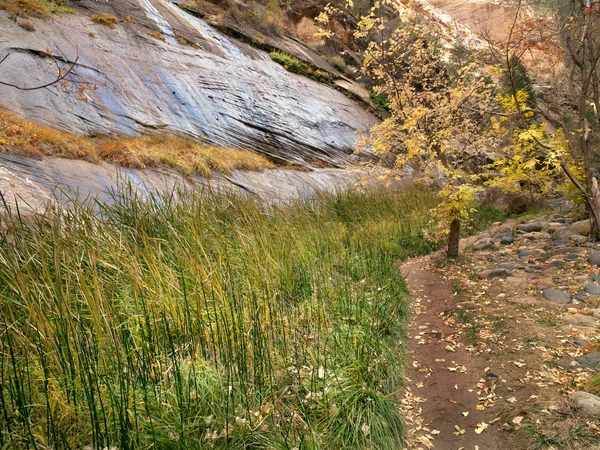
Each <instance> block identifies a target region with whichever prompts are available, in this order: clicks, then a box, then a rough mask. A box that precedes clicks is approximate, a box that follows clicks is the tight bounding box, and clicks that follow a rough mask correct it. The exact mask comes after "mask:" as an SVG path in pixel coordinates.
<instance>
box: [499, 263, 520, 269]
mask: <svg viewBox="0 0 600 450" xmlns="http://www.w3.org/2000/svg"><path fill="white" fill-rule="evenodd" d="M498 268H499V269H506V270H515V269H516V268H517V267H516V266H515V265H514V264H510V263H502V264H498Z"/></svg>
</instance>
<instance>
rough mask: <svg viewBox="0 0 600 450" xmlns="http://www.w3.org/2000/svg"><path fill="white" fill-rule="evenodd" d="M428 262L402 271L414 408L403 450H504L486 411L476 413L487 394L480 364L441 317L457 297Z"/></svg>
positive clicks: (418, 262) (411, 264)
mask: <svg viewBox="0 0 600 450" xmlns="http://www.w3.org/2000/svg"><path fill="white" fill-rule="evenodd" d="M427 263H431V260H430V259H429V258H418V259H412V260H409V261H407V262H405V263H404V264H403V265H402V267H401V270H402V274H403V275H404V277H405V279H406V282H407V284H408V288H409V291H410V293H411V301H412V306H413V317H412V323H411V324H410V326H409V329H408V334H409V336H410V340H409V345H408V350H409V354H408V359H407V361H408V364H407V365H408V373H407V376H408V378H409V380H407V391H408V392H407V403H408V404H412V405H414V406H413V407H412V408H411V407H409V411H408V422H409V424H408V429H409V430H408V431H409V432H408V434H409V436H408V438H409V440H410V441H411V442H410V444H409V445H408V448H409V449H415V450H416V449H421V448H422V449H433V448H435V449H439V450H459V449H464V450H475V449H478V450H495V449H501V448H506V447H503V445H502V438H503V436H502V434H501V432H499V431H497V429H496V427H494V426H491V425H489V421H490V419H489V418H487V417H486V414H485V411H480V410H478V409H477V406H478V404H479V403H480V402H481V400H480V399H481V398H485V396H486V394H487V392H488V391H487V389H488V386H489V383H488V382H487V381H488V380H487V379H489V378H490V377H488V376H487V375H486V373H485V366H484V364H485V363H484V362H483V361H481V360H480V358H479V357H477V356H471V355H469V353H468V346H467V345H466V344H465V343H464V342H462V341H461V338H460V337H459V336H457V333H456V330H455V329H454V328H452V326H450V325H449V324H447V323H446V321H445V320H444V317H443V316H442V313H443V312H444V311H447V310H450V309H453V308H455V307H456V305H457V304H458V303H460V302H461V301H462V299H461V298H460V296H454V295H452V286H451V285H450V283H449V282H447V281H444V280H442V279H441V278H440V277H439V276H438V275H437V274H435V273H433V272H432V271H430V270H429V269H428V268H427ZM486 422H487V423H486ZM482 423H483V425H481V424H482ZM487 425H489V426H487ZM481 428H484V429H483V430H482V429H481ZM478 432H479V434H478Z"/></svg>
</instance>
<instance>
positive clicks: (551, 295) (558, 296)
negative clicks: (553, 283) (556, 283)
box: [542, 289, 571, 305]
mask: <svg viewBox="0 0 600 450" xmlns="http://www.w3.org/2000/svg"><path fill="white" fill-rule="evenodd" d="M542 295H543V296H544V298H545V299H546V300H548V301H549V302H551V303H556V304H557V305H566V304H568V303H571V294H569V293H568V292H564V291H559V290H558V289H544V291H543V292H542Z"/></svg>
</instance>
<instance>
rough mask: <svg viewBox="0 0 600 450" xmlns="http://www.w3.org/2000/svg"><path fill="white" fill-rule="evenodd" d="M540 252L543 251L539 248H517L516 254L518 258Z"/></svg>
mask: <svg viewBox="0 0 600 450" xmlns="http://www.w3.org/2000/svg"><path fill="white" fill-rule="evenodd" d="M542 253H543V251H541V250H529V249H524V250H519V251H518V252H517V256H518V257H519V258H526V257H528V256H540V255H541V254H542Z"/></svg>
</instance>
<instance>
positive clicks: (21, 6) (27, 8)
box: [0, 0, 75, 20]
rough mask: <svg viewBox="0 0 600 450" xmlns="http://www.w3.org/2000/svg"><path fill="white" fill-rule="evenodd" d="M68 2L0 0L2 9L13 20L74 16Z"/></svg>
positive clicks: (59, 0) (57, 0) (62, 0)
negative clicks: (64, 15) (18, 18)
mask: <svg viewBox="0 0 600 450" xmlns="http://www.w3.org/2000/svg"><path fill="white" fill-rule="evenodd" d="M67 4H68V2H67V1H66V0H56V1H48V0H0V9H2V10H4V11H6V12H7V13H8V14H9V15H10V17H11V18H12V19H13V20H16V18H17V17H22V18H25V19H27V18H30V17H38V18H46V17H50V15H52V14H74V13H75V11H74V10H73V9H71V8H69V7H68V6H67Z"/></svg>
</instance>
